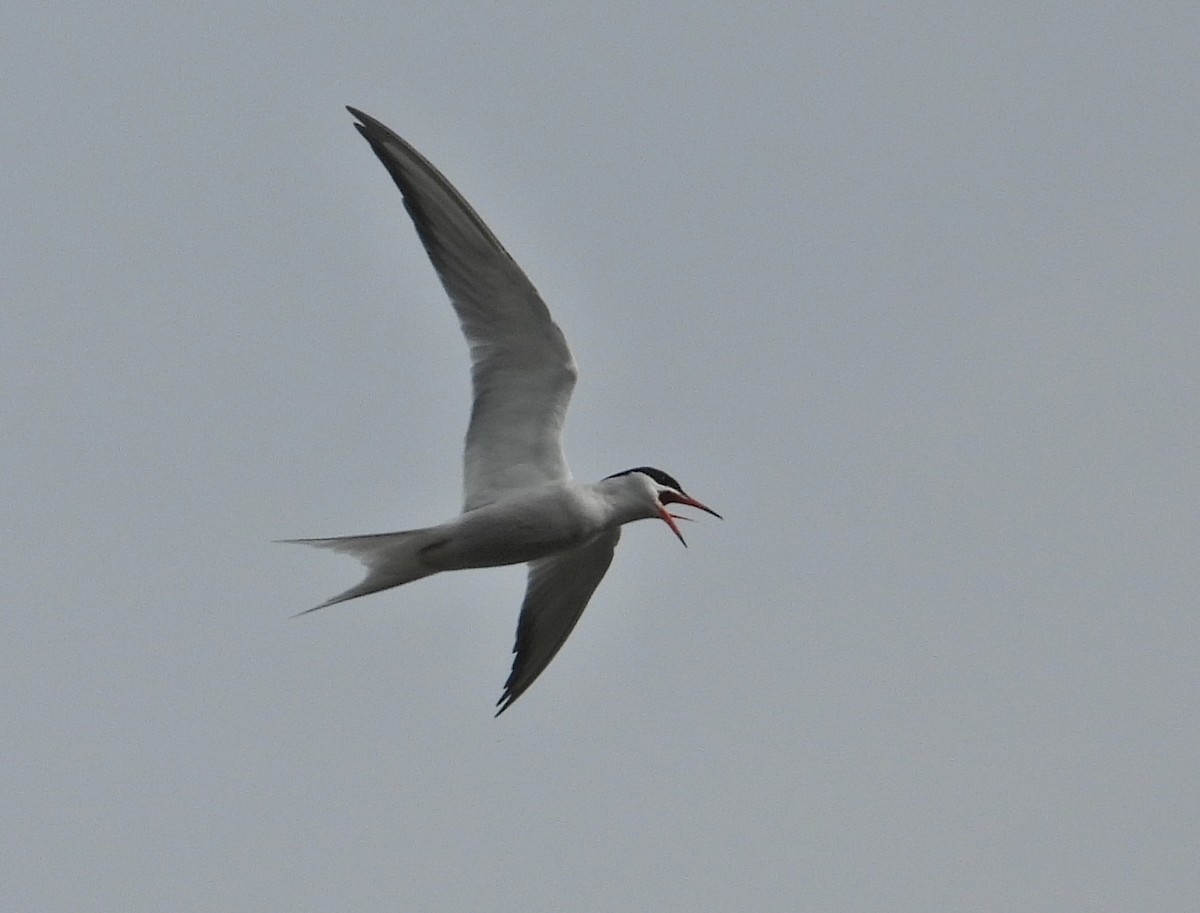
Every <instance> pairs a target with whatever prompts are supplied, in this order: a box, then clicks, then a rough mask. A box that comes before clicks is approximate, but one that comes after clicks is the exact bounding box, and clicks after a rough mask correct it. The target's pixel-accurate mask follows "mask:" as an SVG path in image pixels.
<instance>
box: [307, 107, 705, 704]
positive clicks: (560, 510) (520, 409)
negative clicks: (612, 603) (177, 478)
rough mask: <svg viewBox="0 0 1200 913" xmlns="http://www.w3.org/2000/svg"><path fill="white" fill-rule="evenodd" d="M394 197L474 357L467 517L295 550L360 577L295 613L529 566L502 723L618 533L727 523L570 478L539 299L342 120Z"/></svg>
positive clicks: (561, 354)
mask: <svg viewBox="0 0 1200 913" xmlns="http://www.w3.org/2000/svg"><path fill="white" fill-rule="evenodd" d="M348 110H349V111H350V113H351V114H353V115H354V116H355V117H356V118H357V119H358V120H359V121H360V123H356V124H355V125H354V126H355V127H356V128H357V130H358V132H359V133H361V134H362V135H363V138H364V139H366V141H367V142H368V143H370V145H371V149H372V150H373V151H374V152H375V154H376V155H377V156H378V157H379V160H380V161H381V162H383V165H384V167H385V168H387V170H388V172H389V173H390V174H391V176H392V179H393V180H394V181H395V182H396V185H397V186H398V187H399V188H400V193H401V194H402V195H403V197H404V205H405V208H406V209H407V210H408V213H409V215H410V216H411V217H412V220H413V224H414V225H415V226H416V229H417V234H418V235H419V236H420V238H421V243H422V244H424V246H425V251H426V252H427V253H428V254H429V259H430V260H431V261H432V262H433V266H434V269H435V270H436V271H437V274H438V277H439V278H440V279H441V281H442V285H443V286H444V287H445V289H446V293H447V294H448V295H449V296H450V302H451V304H452V305H453V306H454V310H455V312H456V313H457V314H458V319H459V321H460V323H461V324H462V330H463V334H464V335H465V336H466V338H467V343H468V344H469V346H470V349H471V382H472V388H473V392H474V402H473V404H472V407H471V420H470V425H469V427H468V429H467V439H466V451H465V454H464V457H463V462H464V467H463V512H462V514H461V515H459V516H457V517H455V518H454V519H452V520H448V521H446V522H445V523H442V524H439V525H437V526H430V527H426V528H424V529H411V530H405V531H403V532H395V533H378V534H375V535H368V536H346V537H342V538H336V539H288V540H285V541H288V542H298V543H303V544H306V545H314V546H317V547H319V548H328V549H333V550H334V551H339V552H346V553H348V554H350V555H353V556H354V557H356V558H358V559H359V560H360V561H361V562H362V563H363V564H364V565H366V567H367V575H366V577H365V579H364V580H363V581H362V582H361V583H360V584H358V585H357V586H354V587H351V588H350V589H348V590H346V592H344V593H341V594H340V595H337V596H334V597H333V598H332V599H329V600H327V601H326V602H323V603H321V604H320V605H319V606H315V607H314V608H312V609H308V610H307V611H306V612H301V613H300V614H301V615H304V614H307V612H315V611H316V610H317V609H323V608H325V607H326V606H331V605H334V604H335V603H338V602H344V601H346V600H347V599H355V598H356V597H359V596H365V595H367V594H368V593H375V592H378V591H379V590H386V589H388V588H390V587H394V586H399V585H400V584H402V583H409V582H411V581H413V580H418V579H420V578H422V577H428V576H429V575H431V574H437V573H440V572H442V571H455V570H461V569H464V568H477V567H496V566H499V565H508V564H522V563H527V564H528V565H529V580H528V584H527V588H526V592H525V600H524V603H523V605H522V606H521V615H520V619H519V621H518V623H517V637H516V645H515V646H514V647H513V653H514V654H516V655H515V657H514V660H513V666H512V673H511V674H510V675H509V677H508V680H507V681H506V682H505V684H504V692H503V694H501V696H500V699H499V700H498V701H497V702H496V703H497V706H498V707H499V709H498V710H497V711H496V715H497V716H499V715H500V714H501V713H503V712H504V711H505V710H506V709H508V707H509V706H511V705H512V703H513V701H515V700H516V699H517V698H518V697H520V696H521V694H523V693H524V692H525V690H526V689H527V688H528V687H529V686H530V685H532V684H533V682H534V680H535V679H536V678H537V677H538V676H539V675H541V673H542V671H543V670H544V669H545V668H546V666H547V665H548V664H549V662H550V660H552V659H553V658H554V655H555V654H556V653H557V652H558V650H559V648H560V647H561V646H562V645H563V642H564V641H565V640H566V639H567V635H568V634H570V633H571V629H572V628H574V627H575V623H576V622H577V621H578V620H579V616H580V615H581V614H583V610H584V607H585V606H586V605H587V603H588V600H589V599H590V598H591V596H592V593H593V592H594V591H595V589H596V586H597V585H598V584H599V583H600V579H601V578H602V577H603V576H604V573H605V572H606V571H607V570H608V566H609V564H610V563H611V562H612V558H613V549H614V548H615V547H616V544H617V540H618V539H619V538H620V535H621V526H622V524H625V523H630V522H632V521H634V520H644V519H650V518H654V517H658V518H660V519H662V520H663V521H664V522H666V524H667V526H669V527H670V528H671V531H672V532H673V533H674V534H675V535H676V536H677V537H678V538H679V541H680V542H683V544H684V545H685V546H686V545H687V543H686V542H684V539H683V535H682V534H681V533H680V532H679V527H678V526H677V525H676V523H675V520H677V519H684V518H682V517H677V516H676V515H674V514H672V513H670V512H669V511H668V510H667V505H669V504H686V505H688V506H690V507H695V508H698V509H700V510H702V511H705V512H707V513H710V514H712V515H713V516H716V517H719V516H720V514H718V513H717V512H716V511H714V510H712V509H711V508H709V507H706V506H705V505H703V504H701V503H700V502H699V501H697V500H696V499H695V498H693V497H691V496H690V495H688V494H686V493H685V492H684V491H683V488H682V487H681V486H680V484H679V483H678V482H676V481H675V479H673V478H672V477H671V476H669V475H667V474H666V473H665V472H662V471H661V470H658V469H652V468H650V467H647V466H639V467H637V468H636V469H628V470H626V471H624V472H619V473H616V474H615V475H611V476H608V477H607V478H605V479H603V480H601V481H599V482H597V483H595V484H587V483H582V482H576V481H573V480H572V478H571V473H570V471H569V470H568V469H567V461H566V457H565V456H564V455H563V448H562V428H563V421H564V419H565V418H566V413H567V403H568V401H569V400H570V398H571V390H572V388H573V387H574V386H575V378H576V368H575V359H574V358H573V357H572V355H571V350H570V349H569V348H568V347H567V342H566V339H564V338H563V334H562V331H561V330H560V329H559V328H558V326H557V325H556V324H555V323H554V321H553V320H552V319H551V317H550V312H549V311H548V310H547V309H546V305H545V304H544V303H543V302H542V299H541V297H540V296H539V295H538V293H537V290H536V289H535V288H534V287H533V285H532V283H530V281H529V279H528V278H526V276H525V274H524V273H523V272H522V271H521V268H520V267H519V266H517V264H516V262H515V261H514V260H513V259H512V257H510V256H509V254H508V252H507V251H506V250H505V249H504V248H503V246H501V244H500V242H499V241H497V240H496V238H495V236H494V235H493V234H492V233H491V231H490V230H489V229H488V227H487V226H486V225H485V224H484V223H483V220H482V219H480V218H479V216H478V215H476V214H475V211H474V210H473V209H472V208H471V207H470V205H468V203H467V201H466V200H464V199H463V198H462V196H460V195H459V193H458V191H457V190H455V189H454V187H453V186H451V184H450V182H449V181H447V180H446V179H445V178H444V177H443V176H442V174H441V173H440V172H439V171H438V170H437V169H436V168H434V167H433V165H431V164H430V163H429V162H428V161H427V160H426V159H425V157H424V156H422V155H421V154H420V153H419V152H417V150H416V149H414V148H413V147H412V146H410V145H409V144H408V143H406V142H405V141H404V140H402V139H401V138H400V137H399V136H397V135H396V134H395V133H393V132H392V131H391V130H389V129H388V128H387V127H385V126H384V125H383V124H381V123H380V122H379V121H377V120H375V119H374V118H372V117H368V116H367V115H366V114H363V113H362V112H361V111H357V110H355V109H354V108H349V109H348Z"/></svg>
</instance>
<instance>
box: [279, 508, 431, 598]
mask: <svg viewBox="0 0 1200 913" xmlns="http://www.w3.org/2000/svg"><path fill="white" fill-rule="evenodd" d="M279 541H280V542H290V543H296V544H298V545H312V546H316V547H317V548H328V549H332V550H333V551H335V552H345V553H346V554H347V555H353V556H354V557H355V558H357V559H358V560H359V561H361V562H362V563H363V564H365V565H366V566H367V576H366V577H365V578H363V581H362V583H360V584H358V585H357V586H352V587H351V588H350V589H348V590H346V592H344V593H339V594H338V595H337V596H334V597H333V598H332V599H327V600H325V601H324V602H323V603H321V604H320V605H318V606H313V607H312V608H311V609H305V610H304V611H303V612H299V613H297V615H296V616H293V617H299V615H307V614H308V613H309V612H315V611H317V609H324V608H326V607H328V606H331V605H336V604H337V603H339V602H345V601H346V600H347V599H356V598H358V597H359V596H366V595H367V594H368V593H377V592H379V591H380V590H386V589H389V588H390V587H394V586H400V584H402V583H410V582H411V581H413V580H419V579H420V578H422V577H428V576H429V575H430V574H435V573H437V569H436V568H432V567H429V566H428V565H427V564H425V563H424V562H423V561H422V560H421V553H422V552H423V551H424V550H425V549H426V548H428V547H429V546H431V545H435V544H437V542H438V541H440V537H439V533H438V532H437V530H435V529H410V530H405V531H404V532H399V533H376V534H374V535H370V536H342V537H340V538H337V539H280V540H279Z"/></svg>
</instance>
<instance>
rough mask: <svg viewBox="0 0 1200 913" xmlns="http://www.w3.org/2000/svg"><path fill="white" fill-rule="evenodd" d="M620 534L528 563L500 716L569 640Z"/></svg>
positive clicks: (608, 534) (611, 532) (609, 534)
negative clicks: (527, 578)
mask: <svg viewBox="0 0 1200 913" xmlns="http://www.w3.org/2000/svg"><path fill="white" fill-rule="evenodd" d="M620 538H621V529H620V527H617V528H616V529H612V530H609V531H607V532H605V533H603V534H601V535H600V536H599V537H597V538H596V539H594V540H592V541H591V542H589V543H588V544H587V545H584V546H581V547H579V548H577V549H573V550H572V551H569V552H562V553H561V554H558V555H554V556H552V557H550V558H542V559H541V560H540V561H532V562H530V564H529V583H528V585H527V586H526V589H525V602H524V604H523V605H522V606H521V618H520V620H519V621H518V622H517V642H516V644H515V645H514V646H513V653H515V654H516V657H515V659H514V660H513V667H512V673H511V674H510V675H509V676H508V681H506V682H505V683H504V693H503V694H502V695H501V696H500V700H498V701H497V702H496V703H497V704H498V705H499V707H500V709H499V710H497V711H496V716H499V715H500V714H502V713H503V712H504V711H505V710H507V709H508V708H509V707H510V706H511V705H512V702H513V701H515V700H516V699H517V698H519V697H520V696H521V695H522V694H523V693H524V692H525V689H527V688H528V687H529V686H530V685H532V684H533V683H534V681H535V680H536V679H537V677H538V676H539V675H541V674H542V670H544V669H545V668H546V666H548V665H549V664H550V660H552V659H554V654H556V653H557V652H558V650H559V647H561V646H562V645H563V643H564V642H565V641H566V639H567V635H569V634H570V633H571V629H572V628H574V627H575V623H576V622H577V621H579V616H581V615H582V614H583V610H584V608H585V607H586V606H587V604H588V600H589V599H591V598H592V593H594V592H595V590H596V587H597V586H598V585H599V583H600V580H601V578H602V577H604V573H605V571H607V570H608V566H609V565H610V564H612V559H613V549H615V548H616V547H617V540H618V539H620Z"/></svg>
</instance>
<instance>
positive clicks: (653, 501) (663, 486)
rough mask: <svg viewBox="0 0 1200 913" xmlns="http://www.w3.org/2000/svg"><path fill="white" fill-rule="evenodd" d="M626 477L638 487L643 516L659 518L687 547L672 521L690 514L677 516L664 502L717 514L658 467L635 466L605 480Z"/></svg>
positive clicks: (717, 516)
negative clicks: (644, 506)
mask: <svg viewBox="0 0 1200 913" xmlns="http://www.w3.org/2000/svg"><path fill="white" fill-rule="evenodd" d="M626 476H627V477H628V478H629V483H630V484H631V485H633V486H635V487H636V488H637V489H638V495H639V500H643V499H644V501H645V505H646V506H647V508H648V509H647V512H646V513H645V514H644V516H646V517H659V518H661V519H662V521H663V522H664V523H666V524H667V526H669V527H671V532H673V533H674V534H675V535H676V537H677V538H678V539H679V541H680V542H682V543H683V544H684V547H686V546H687V542H686V541H685V540H684V538H683V533H681V532H680V531H679V526H678V525H677V524H676V523H675V521H676V520H689V519H691V518H690V517H680V516H678V515H677V514H673V513H671V512H670V511H669V510H667V505H668V504H686V505H687V506H688V507H695V508H696V509H697V510H702V511H704V512H705V513H708V514H712V515H713V516H714V517H716V518H717V519H718V520H719V519H721V515H720V514H719V513H717V512H716V511H715V510H713V509H712V508H711V507H707V506H705V505H704V504H701V503H700V502H699V501H697V500H696V499H695V498H693V497H692V496H691V495H689V494H687V493H686V492H684V490H683V486H682V485H680V484H679V483H678V482H676V481H675V479H674V477H672V476H669V475H667V474H666V473H665V472H663V471H662V470H661V469H654V468H653V467H651V466H638V467H636V468H634V469H626V470H625V471H624V472H618V473H615V474H613V475H611V476H608V478H609V479H619V478H622V477H626Z"/></svg>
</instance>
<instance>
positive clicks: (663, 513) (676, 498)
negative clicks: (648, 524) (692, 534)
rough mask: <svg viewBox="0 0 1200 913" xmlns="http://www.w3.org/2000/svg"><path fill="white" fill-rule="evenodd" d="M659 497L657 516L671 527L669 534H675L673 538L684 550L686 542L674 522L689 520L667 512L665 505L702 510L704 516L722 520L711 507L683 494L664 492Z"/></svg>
mask: <svg viewBox="0 0 1200 913" xmlns="http://www.w3.org/2000/svg"><path fill="white" fill-rule="evenodd" d="M659 497H660V499H661V503H660V504H659V505H658V515H659V516H660V517H662V519H663V522H664V523H666V524H667V526H669V527H671V532H673V533H674V534H675V538H677V539H678V540H679V541H680V542H682V543H683V547H684V548H687V540H686V539H684V538H683V533H681V532H680V531H679V527H678V526H677V525H676V523H675V521H676V520H687V519H690V518H689V517H677V516H676V515H675V514H673V513H670V512H668V510H667V508H666V505H667V504H686V505H687V506H688V507H694V508H696V509H697V510H702V511H704V512H705V513H706V514H712V515H713V516H714V517H716V518H717V519H718V520H720V519H723V518H722V517H721V515H720V514H719V513H717V512H716V511H715V510H713V509H712V508H711V507H707V506H706V505H704V504H701V503H700V502H699V501H697V500H696V499H695V498H693V497H691V496H690V495H685V494H684V493H683V492H675V491H664V492H663V493H662V494H661V495H659Z"/></svg>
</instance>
